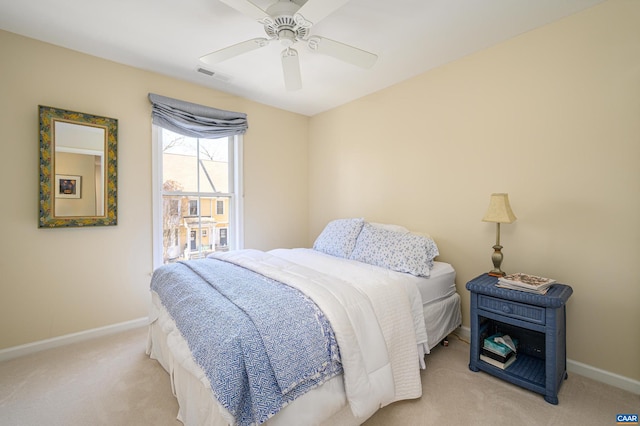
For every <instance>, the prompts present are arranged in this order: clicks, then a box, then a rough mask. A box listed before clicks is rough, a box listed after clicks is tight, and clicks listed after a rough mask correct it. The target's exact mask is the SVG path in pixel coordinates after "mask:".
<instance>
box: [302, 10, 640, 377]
mask: <svg viewBox="0 0 640 426" xmlns="http://www.w3.org/2000/svg"><path fill="white" fill-rule="evenodd" d="M639 22H640V2H637V1H635V0H615V1H610V2H607V3H604V4H603V5H601V6H597V7H595V8H592V9H590V10H587V11H585V12H583V13H580V14H578V15H575V16H573V17H569V18H567V19H564V20H562V21H559V22H556V23H553V24H550V25H548V26H546V27H543V28H541V29H538V30H535V31H532V32H529V33H526V34H523V35H521V36H519V37H517V38H515V39H512V40H510V41H507V42H505V43H502V44H500V45H498V46H495V47H492V48H490V49H487V50H485V51H482V52H480V53H477V54H474V55H471V56H468V57H466V58H464V59H461V60H458V61H456V62H453V63H450V64H448V65H446V66H443V67H441V68H438V69H436V70H433V71H430V72H427V73H425V74H422V75H420V76H418V77H416V78H413V79H411V80H409V81H406V82H404V83H402V84H398V85H396V86H394V87H391V88H389V89H387V90H384V91H381V92H378V93H375V94H373V95H370V96H367V97H365V98H362V99H360V100H357V101H355V102H352V103H350V104H348V105H345V106H343V107H340V108H336V109H334V110H331V111H328V112H326V113H323V114H320V115H317V116H314V117H313V118H312V119H311V123H310V126H311V129H310V135H311V136H310V146H309V158H310V163H309V169H310V200H311V204H310V215H311V216H310V218H311V219H310V237H309V238H310V241H313V239H314V238H315V236H317V235H318V234H319V232H320V231H321V230H322V227H323V226H324V225H325V224H326V222H327V221H329V220H331V219H333V218H337V217H350V216H364V217H365V218H367V219H369V220H372V221H380V222H393V223H399V224H401V225H405V226H407V227H409V228H411V229H414V230H419V231H426V232H429V233H431V235H432V236H433V237H434V239H435V240H436V241H437V243H438V245H439V248H440V252H441V256H440V259H441V260H444V261H447V262H450V263H452V264H453V265H454V267H455V268H456V270H457V273H458V275H457V287H458V291H459V293H460V294H461V295H462V297H463V317H464V324H465V325H466V326H468V325H469V296H468V292H467V291H466V290H465V287H464V285H465V283H466V282H467V281H468V280H470V279H471V278H473V277H475V276H476V275H478V274H480V273H482V272H485V271H488V270H489V269H491V267H492V264H491V261H490V256H491V252H492V249H491V246H492V245H493V244H494V242H495V225H494V224H490V223H484V222H481V218H482V216H483V215H484V213H485V211H486V208H487V207H488V203H489V196H490V194H491V193H492V192H508V193H509V197H510V199H511V205H512V207H513V209H514V211H515V214H516V216H518V220H517V221H516V222H515V223H514V224H511V225H503V226H502V244H503V246H504V250H503V251H504V253H505V259H504V262H503V269H504V270H506V271H508V272H518V271H523V272H529V273H534V274H539V275H544V276H550V277H553V278H557V279H558V280H560V281H562V282H565V283H567V284H570V285H571V286H572V287H573V289H574V295H573V296H572V298H571V299H570V300H569V303H568V338H567V339H568V357H569V358H570V359H572V360H575V361H578V362H581V363H584V364H588V365H591V366H594V367H597V368H600V369H603V370H606V371H609V372H613V373H617V374H620V375H623V376H626V377H629V378H632V379H635V380H639V379H640V362H639V361H638V360H640V309H639V305H640V269H638V259H640V166H639V161H640V101H639V99H640V49H639V48H638V46H639V41H640V25H638V23H639Z"/></svg>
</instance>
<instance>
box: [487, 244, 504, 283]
mask: <svg viewBox="0 0 640 426" xmlns="http://www.w3.org/2000/svg"><path fill="white" fill-rule="evenodd" d="M502 257H503V256H502V246H501V245H500V244H496V245H495V246H493V254H492V255H491V261H492V262H493V269H492V270H491V271H489V275H490V276H492V277H504V276H505V275H507V274H506V273H505V272H504V271H502V270H501V269H500V265H501V264H502Z"/></svg>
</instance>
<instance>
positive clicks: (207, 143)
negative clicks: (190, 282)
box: [153, 125, 242, 268]
mask: <svg viewBox="0 0 640 426" xmlns="http://www.w3.org/2000/svg"><path fill="white" fill-rule="evenodd" d="M153 136H154V144H153V149H154V157H153V158H154V161H153V176H154V190H153V196H154V244H153V250H154V255H153V257H154V267H156V268H157V267H158V266H160V265H162V264H164V263H170V262H175V261H178V260H183V259H194V258H201V257H205V256H206V255H208V254H209V253H212V252H214V251H226V250H229V249H235V248H241V247H240V241H241V229H240V223H241V220H240V219H241V212H242V209H241V197H239V196H238V193H237V190H236V188H241V182H240V176H241V155H240V154H241V149H240V146H241V142H242V136H231V137H223V138H219V139H200V138H192V137H187V136H182V135H179V134H177V133H174V132H172V131H170V130H167V129H164V128H161V127H159V126H155V125H154V126H153Z"/></svg>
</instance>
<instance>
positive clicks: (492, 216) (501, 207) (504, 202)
mask: <svg viewBox="0 0 640 426" xmlns="http://www.w3.org/2000/svg"><path fill="white" fill-rule="evenodd" d="M516 219H517V218H516V215H515V214H513V211H512V210H511V205H509V194H491V200H490V201H489V209H488V210H487V213H486V214H485V215H484V217H483V218H482V221H483V222H495V224H496V245H495V246H493V254H492V255H491V261H492V262H493V269H492V270H491V271H489V275H491V276H494V277H502V276H504V275H506V274H505V273H504V272H503V271H502V270H501V269H500V264H502V258H503V256H502V246H501V245H500V224H501V223H513V222H515V221H516Z"/></svg>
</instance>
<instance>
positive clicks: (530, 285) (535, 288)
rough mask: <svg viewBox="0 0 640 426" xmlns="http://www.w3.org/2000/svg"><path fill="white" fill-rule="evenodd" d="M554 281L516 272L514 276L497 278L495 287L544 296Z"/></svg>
mask: <svg viewBox="0 0 640 426" xmlns="http://www.w3.org/2000/svg"><path fill="white" fill-rule="evenodd" d="M555 282H556V280H554V279H551V278H545V277H539V276H537V275H531V274H524V273H522V272H518V273H515V274H508V275H505V276H503V277H500V278H498V282H497V283H496V286H498V287H502V288H509V289H512V290H520V291H528V292H532V293H537V294H546V293H547V290H548V289H549V287H551V285H552V284H554V283H555Z"/></svg>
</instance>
